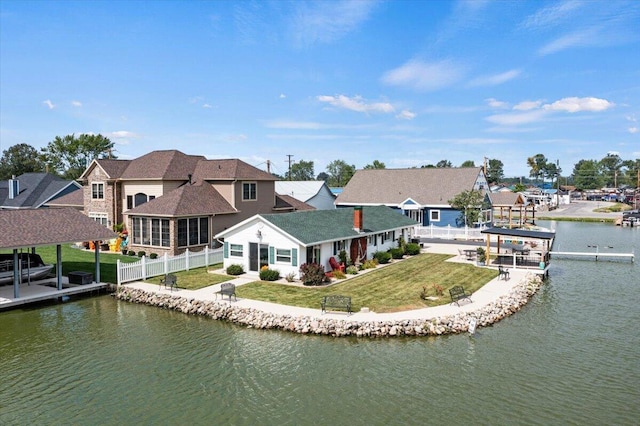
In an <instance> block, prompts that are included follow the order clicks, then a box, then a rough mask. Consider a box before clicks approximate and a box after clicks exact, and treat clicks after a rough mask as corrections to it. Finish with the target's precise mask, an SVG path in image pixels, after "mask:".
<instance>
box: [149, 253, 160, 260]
mask: <svg viewBox="0 0 640 426" xmlns="http://www.w3.org/2000/svg"><path fill="white" fill-rule="evenodd" d="M157 258H158V253H151V254H150V255H149V259H157Z"/></svg>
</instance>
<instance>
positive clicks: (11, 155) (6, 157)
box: [0, 143, 44, 180]
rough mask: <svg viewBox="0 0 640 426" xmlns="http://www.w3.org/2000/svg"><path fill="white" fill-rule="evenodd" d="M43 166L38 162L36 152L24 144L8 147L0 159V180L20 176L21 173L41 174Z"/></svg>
mask: <svg viewBox="0 0 640 426" xmlns="http://www.w3.org/2000/svg"><path fill="white" fill-rule="evenodd" d="M42 171H44V165H43V164H42V161H40V156H39V155H38V150H36V149H35V148H34V147H32V146H31V145H29V144H26V143H19V144H16V145H13V146H10V147H9V148H8V149H6V150H4V151H3V152H2V157H0V180H7V179H10V178H11V176H13V175H15V176H20V175H21V174H23V173H32V172H42Z"/></svg>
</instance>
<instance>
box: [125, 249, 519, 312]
mask: <svg viewBox="0 0 640 426" xmlns="http://www.w3.org/2000/svg"><path fill="white" fill-rule="evenodd" d="M463 247H466V248H468V246H461V245H457V244H431V245H428V246H426V247H425V248H424V249H423V251H424V252H427V253H442V254H452V255H456V257H454V258H451V259H450V260H449V261H450V262H460V263H470V262H469V261H467V260H465V259H464V258H463V257H461V256H459V254H458V249H460V248H463ZM509 272H510V279H509V280H506V281H505V280H504V279H500V278H499V277H498V278H495V279H493V280H492V281H490V282H489V283H487V284H486V285H484V286H483V287H482V288H481V289H479V290H478V291H476V292H475V293H474V294H473V295H472V296H471V300H472V301H471V302H469V301H466V300H465V301H461V302H460V306H457V305H455V304H447V305H441V306H436V307H433V308H423V309H415V310H411V311H402V312H391V313H376V312H356V313H353V314H351V315H348V314H347V313H343V312H327V313H325V314H322V312H321V311H320V309H319V307H318V309H311V308H300V307H296V306H287V305H279V304H276V303H270V302H262V301H259V300H250V299H242V298H238V300H237V301H236V300H233V299H232V300H231V301H229V300H228V299H227V298H225V299H224V300H221V297H218V298H217V300H218V302H220V303H226V304H232V305H234V306H237V307H241V308H249V309H256V310H260V311H263V312H269V313H273V314H277V315H290V316H292V317H311V318H322V319H341V320H350V321H357V322H360V321H361V322H370V321H398V320H405V319H431V318H437V317H443V316H448V315H454V314H457V313H460V312H471V311H475V310H478V309H480V308H482V307H484V306H485V305H487V304H489V303H491V302H493V301H494V300H496V299H498V298H499V297H500V296H504V295H506V294H508V293H509V292H510V291H511V289H512V288H513V287H514V286H516V285H517V284H518V283H520V282H522V281H523V280H524V279H525V278H526V277H527V276H528V275H529V274H531V272H530V271H526V270H516V269H510V270H509ZM258 279H259V278H257V276H256V277H251V276H249V277H247V276H243V277H240V278H235V279H233V280H231V281H227V282H230V283H233V284H235V285H236V286H241V285H244V284H248V283H250V282H253V281H256V280H258ZM125 286H126V287H130V288H136V289H140V290H144V291H148V292H155V293H161V294H173V295H175V296H180V297H184V298H187V299H195V300H201V301H215V300H216V292H217V291H219V290H220V284H216V285H212V286H209V287H204V288H201V289H198V290H184V289H178V290H173V291H171V290H168V289H164V287H161V286H158V285H157V284H148V283H142V282H133V283H128V284H125ZM443 297H445V298H448V295H446V296H443ZM319 304H320V302H318V305H319Z"/></svg>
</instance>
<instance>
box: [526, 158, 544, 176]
mask: <svg viewBox="0 0 640 426" xmlns="http://www.w3.org/2000/svg"><path fill="white" fill-rule="evenodd" d="M546 164H547V157H545V156H544V155H542V154H536V155H534V156H533V157H529V158H527V166H529V168H530V169H531V171H530V172H529V177H532V178H535V180H536V183H538V180H539V179H540V177H541V176H543V170H544V166H545V165H546ZM543 183H544V181H543Z"/></svg>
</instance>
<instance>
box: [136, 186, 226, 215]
mask: <svg viewBox="0 0 640 426" xmlns="http://www.w3.org/2000/svg"><path fill="white" fill-rule="evenodd" d="M227 213H236V210H235V209H234V208H233V207H232V206H231V205H230V204H229V203H228V202H227V200H226V199H225V198H224V197H223V196H222V195H220V193H219V192H218V191H216V190H215V189H214V188H213V187H212V186H211V185H209V184H207V183H204V184H201V185H183V186H181V187H179V188H177V189H174V190H173V191H171V192H169V193H167V194H165V195H163V196H162V197H158V198H156V199H154V200H151V201H149V202H147V203H144V204H142V205H141V206H138V207H136V208H134V209H131V210H129V211H127V212H126V213H125V214H128V215H137V216H139V215H148V216H162V217H178V216H193V215H212V214H227Z"/></svg>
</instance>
